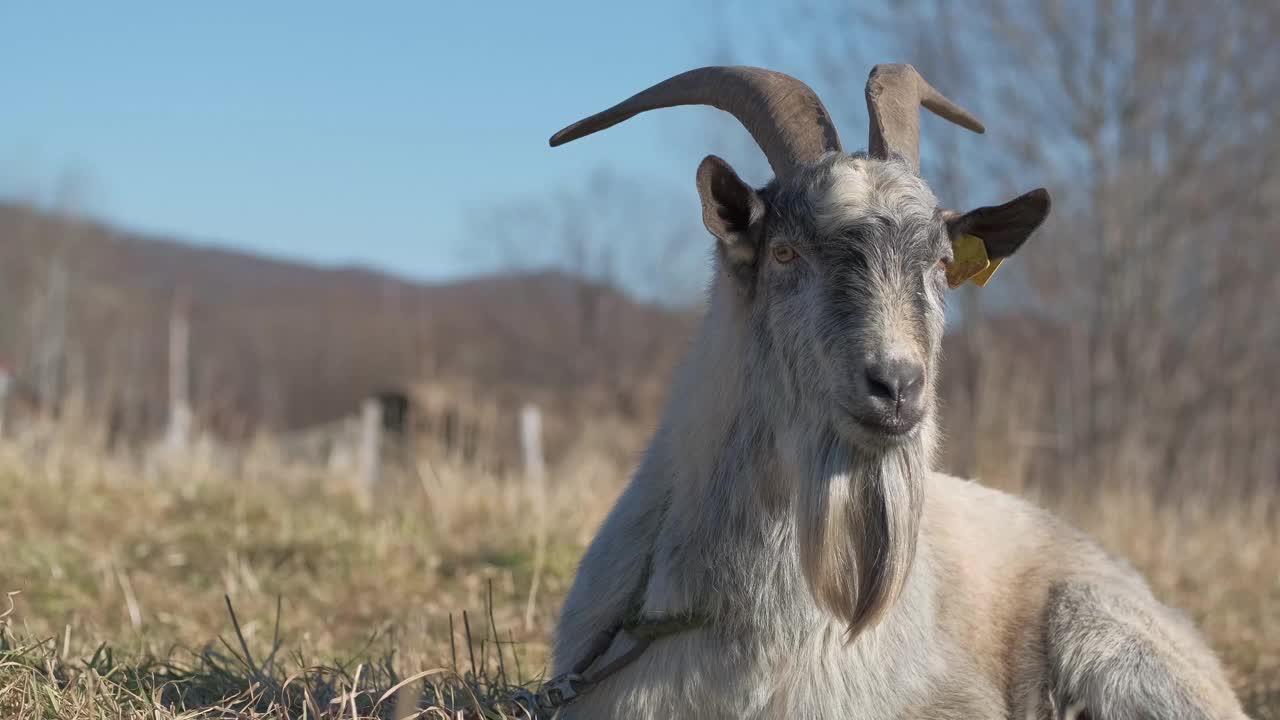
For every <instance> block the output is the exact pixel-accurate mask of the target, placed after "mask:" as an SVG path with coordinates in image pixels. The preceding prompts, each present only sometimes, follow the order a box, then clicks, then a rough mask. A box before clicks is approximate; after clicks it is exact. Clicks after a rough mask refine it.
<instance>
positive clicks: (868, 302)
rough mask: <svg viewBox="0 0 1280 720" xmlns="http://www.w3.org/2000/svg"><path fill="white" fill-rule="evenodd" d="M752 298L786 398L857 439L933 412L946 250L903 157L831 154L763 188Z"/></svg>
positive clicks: (881, 443)
mask: <svg viewBox="0 0 1280 720" xmlns="http://www.w3.org/2000/svg"><path fill="white" fill-rule="evenodd" d="M766 202H767V203H768V206H769V212H767V215H768V216H769V218H770V220H771V222H769V223H767V224H766V226H765V232H764V233H763V236H762V238H761V252H760V254H759V258H760V262H759V263H758V268H757V270H758V275H757V286H756V290H757V291H756V293H755V301H756V302H757V303H758V305H759V312H760V314H761V316H762V318H761V319H762V320H763V325H764V327H765V328H766V329H767V335H768V337H769V338H770V341H771V346H772V347H773V348H774V350H775V352H776V357H777V358H778V360H779V361H780V362H779V367H780V369H781V370H782V372H783V373H784V375H785V377H784V378H782V382H781V384H782V385H783V386H785V387H787V388H788V392H789V394H792V395H793V397H794V398H795V400H796V402H797V405H798V406H799V407H800V408H803V409H804V410H808V411H811V412H813V413H817V414H820V415H822V416H826V417H828V418H829V420H830V423H831V425H832V426H833V427H834V428H835V429H837V430H838V431H839V432H841V433H842V434H844V435H846V436H848V437H849V438H850V439H851V440H853V441H855V442H856V443H858V444H859V445H861V446H864V447H871V448H882V447H885V446H892V445H896V444H898V443H901V442H905V441H908V440H909V439H911V438H912V437H914V436H915V435H916V434H917V433H918V432H919V430H920V427H921V425H922V423H923V421H924V420H926V418H928V417H929V416H930V415H931V413H932V410H933V408H932V406H933V396H934V389H933V388H934V377H935V375H936V371H935V369H936V367H937V362H936V359H937V356H938V349H939V346H940V340H941V337H942V328H943V313H944V291H945V289H946V277H945V265H944V263H945V262H946V261H947V260H948V259H949V257H950V253H951V243H950V242H949V241H948V239H947V235H946V232H945V229H944V224H943V221H942V215H941V213H940V212H939V210H938V207H937V201H936V200H935V199H934V197H933V193H932V192H930V191H929V188H928V187H927V186H926V185H925V183H924V182H923V181H921V180H920V178H919V177H917V176H916V175H915V173H913V172H911V170H910V169H909V168H908V167H907V166H906V165H904V164H902V163H898V162H892V161H877V160H869V159H865V158H856V157H855V158H849V157H845V156H834V157H833V158H832V160H831V161H830V162H828V163H824V164H823V165H822V166H820V167H819V168H817V169H816V170H815V171H814V173H812V174H811V175H809V176H808V177H807V178H805V179H804V181H802V182H801V183H798V184H794V185H791V186H790V187H780V188H777V190H776V191H775V192H774V193H769V194H766Z"/></svg>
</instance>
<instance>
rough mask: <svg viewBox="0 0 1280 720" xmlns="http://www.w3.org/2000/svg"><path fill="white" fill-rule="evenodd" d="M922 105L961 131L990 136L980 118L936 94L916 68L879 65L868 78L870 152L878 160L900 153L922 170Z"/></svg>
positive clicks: (868, 149)
mask: <svg viewBox="0 0 1280 720" xmlns="http://www.w3.org/2000/svg"><path fill="white" fill-rule="evenodd" d="M921 105H923V106H925V107H926V108H928V109H929V110H931V111H933V113H934V114H935V115H938V116H939V117H942V118H945V119H947V120H950V121H951V122H953V123H955V124H957V125H959V126H960V127H963V128H967V129H969V130H972V131H974V132H976V133H978V134H982V133H984V132H986V128H984V127H983V126H982V123H980V122H978V119H977V118H975V117H974V116H972V115H970V114H969V113H968V112H966V111H965V110H964V109H963V108H961V107H960V106H959V105H956V104H955V103H953V102H951V101H950V100H948V99H947V98H946V97H945V96H943V94H942V93H940V92H938V91H937V90H934V89H933V86H932V85H930V84H929V83H927V82H925V79H924V78H922V77H920V73H918V72H916V69H915V68H913V67H911V66H910V65H877V66H875V67H873V68H871V76H870V77H868V78H867V112H868V113H869V114H870V115H871V133H870V137H869V138H868V140H867V152H868V153H869V154H870V155H871V156H872V157H878V158H887V157H889V155H890V154H892V153H897V154H898V155H901V156H902V157H904V158H906V159H907V161H908V162H910V163H911V166H912V167H913V168H916V169H919V167H920V106H921Z"/></svg>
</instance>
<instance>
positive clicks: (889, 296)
mask: <svg viewBox="0 0 1280 720" xmlns="http://www.w3.org/2000/svg"><path fill="white" fill-rule="evenodd" d="M866 92H867V107H868V109H869V110H870V113H871V125H870V127H871V131H870V143H869V147H868V152H867V153H857V154H854V155H847V154H845V153H844V152H843V151H842V149H841V145H840V140H839V137H838V136H837V133H836V130H835V127H834V125H833V124H832V122H831V118H830V116H829V115H828V114H827V111H826V109H825V108H824V107H823V105H822V102H821V101H820V100H819V99H818V97H817V96H816V95H815V94H814V92H813V91H812V90H811V89H810V88H809V87H807V86H806V85H805V84H803V83H801V82H800V81H798V80H796V79H794V78H792V77H789V76H786V75H782V74H780V73H775V72H771V71H768V70H762V69H759V68H748V67H710V68H702V69H699V70H692V71H690V72H687V73H684V74H682V75H677V76H676V77H673V78H671V79H669V80H666V81H664V82H662V83H659V84H657V85H655V86H653V87H651V88H649V89H648V90H645V91H643V92H641V93H639V94H637V95H635V96H633V97H632V98H630V99H628V100H625V101H623V102H622V103H619V104H618V105H616V106H614V107H612V108H610V109H608V110H605V111H604V112H601V113H598V114H596V115H593V116H591V117H589V118H586V119H584V120H581V121H579V122H577V123H575V124H573V125H570V126H569V127H567V128H565V129H564V130H561V131H560V132H558V133H556V134H555V135H554V136H553V137H552V138H551V144H552V145H553V146H556V145H560V144H562V143H565V142H569V141H571V140H574V139H577V138H580V137H582V136H584V135H588V134H591V133H594V132H597V131H599V130H603V129H605V128H608V127H611V126H613V125H615V124H617V123H619V122H622V121H623V120H626V119H627V118H630V117H632V116H634V115H636V114H638V113H641V112H644V111H646V110H652V109H656V108H662V107H671V106H675V105H691V104H701V105H711V106H713V107H716V108H719V109H721V110H724V111H726V112H729V113H731V114H733V115H734V116H735V117H736V118H737V119H738V120H739V121H740V122H741V123H742V124H743V125H745V126H746V128H747V130H748V131H749V132H750V133H751V135H752V137H753V138H754V139H755V141H756V143H757V144H758V145H759V146H760V148H761V149H762V150H763V151H764V153H765V155H766V157H767V158H768V160H769V163H770V165H771V166H772V167H773V171H774V173H775V178H774V179H773V180H772V181H770V182H769V183H768V184H767V185H766V186H765V187H764V188H761V189H753V188H751V187H750V186H748V185H747V184H746V183H744V182H743V181H742V180H741V179H739V177H738V175H737V174H736V173H735V172H734V171H733V169H732V168H730V167H729V165H728V164H727V163H725V162H724V161H723V160H721V159H720V158H717V157H714V156H710V157H707V158H706V159H704V160H703V161H702V164H701V165H700V166H699V167H698V173H697V185H698V193H699V195H700V196H701V198H702V217H703V222H704V223H705V225H706V227H707V229H708V230H709V231H711V234H712V235H714V236H715V237H716V238H717V239H718V242H717V248H718V251H717V257H718V265H719V268H720V273H719V274H718V275H717V283H718V284H719V285H720V287H722V288H725V289H726V292H724V293H718V295H720V296H723V297H727V298H728V300H725V301H724V302H723V303H722V304H728V305H729V306H731V307H730V309H728V310H724V309H723V308H717V307H715V306H714V305H713V312H717V311H718V312H720V313H721V314H722V315H723V314H724V313H726V312H727V313H728V314H730V315H732V316H733V317H714V316H713V317H711V318H710V321H712V322H737V323H740V324H741V325H742V328H743V331H744V332H743V335H742V336H743V337H746V338H748V344H749V347H748V348H747V350H748V351H749V352H751V353H752V355H753V357H751V358H750V359H747V358H744V361H748V362H751V363H752V367H753V371H754V370H760V371H762V372H764V373H767V374H768V376H767V377H766V378H765V380H766V383H767V387H766V388H763V391H764V392H767V393H768V394H769V398H770V403H772V404H773V406H774V407H778V408H780V410H781V412H779V413H777V415H778V418H779V421H780V422H781V423H786V424H790V425H794V426H795V427H800V428H806V429H815V428H816V429H817V431H816V432H812V433H810V435H811V436H813V437H819V436H823V437H832V438H837V439H839V440H840V441H838V442H834V443H832V442H828V443H826V445H825V446H820V447H819V449H818V451H817V452H814V453H809V454H808V455H811V456H813V457H814V458H817V459H816V460H815V459H813V458H811V459H810V460H808V462H817V463H818V464H819V466H815V467H814V468H813V472H807V473H804V474H805V475H807V476H812V477H813V480H812V481H810V482H809V485H808V486H807V488H806V489H804V490H802V492H801V494H800V495H799V496H798V497H799V498H800V500H799V502H798V503H797V507H799V508H801V512H800V517H799V521H800V532H801V534H802V536H803V537H802V543H801V554H802V561H803V563H804V566H805V573H806V575H807V576H808V578H809V582H810V584H811V586H812V588H813V590H814V592H815V594H816V595H817V596H818V597H819V598H820V599H821V600H822V601H823V603H824V604H826V605H827V606H828V607H830V608H832V609H833V610H835V611H836V612H838V613H839V614H842V615H844V617H845V618H846V619H847V620H848V621H849V625H850V627H851V628H853V629H856V628H857V627H859V626H863V625H865V623H866V622H868V621H870V620H871V619H872V618H874V617H875V616H876V615H878V613H879V611H880V610H883V609H884V607H886V606H887V605H888V604H889V603H890V602H891V601H892V600H893V598H894V597H895V596H896V595H897V594H898V592H899V591H900V590H901V589H902V585H903V583H904V582H905V578H906V572H907V569H908V568H909V567H910V565H911V560H912V557H913V556H914V547H915V535H916V529H917V522H918V518H919V513H920V507H921V502H920V497H921V496H920V493H919V487H918V486H917V485H913V484H912V483H913V482H914V483H917V484H918V482H919V479H918V477H916V478H915V479H914V480H913V479H912V478H913V477H915V476H918V474H919V473H916V472H906V471H903V472H897V471H895V472H893V473H888V474H886V475H882V476H881V477H879V478H867V477H861V476H859V477H855V476H854V475H855V473H856V472H862V471H866V472H878V471H880V470H882V469H883V468H884V467H888V466H889V465H892V464H893V463H897V464H898V466H900V467H906V465H903V463H906V464H907V465H910V464H913V463H917V462H919V463H920V464H923V462H927V460H926V461H919V460H918V459H919V458H921V457H927V455H928V452H929V450H930V448H929V445H931V443H930V442H929V440H928V438H929V437H931V436H932V434H933V433H932V432H931V431H930V428H931V427H932V424H933V415H934V414H935V413H934V401H933V399H934V396H935V385H936V381H937V366H938V362H937V360H938V354H939V348H940V346H941V340H942V329H943V315H944V293H945V290H946V287H947V286H948V275H949V274H950V279H951V280H952V281H955V280H956V279H957V276H956V274H955V273H954V272H953V273H948V270H949V269H954V268H953V267H951V265H952V261H953V245H954V243H955V240H956V239H957V238H960V237H963V236H975V237H977V238H980V244H981V245H982V246H984V248H985V251H986V253H987V255H988V256H989V257H990V258H992V259H997V260H998V259H1002V258H1004V257H1007V256H1008V255H1010V254H1012V253H1013V252H1014V251H1015V250H1017V249H1018V248H1019V247H1020V246H1021V245H1022V243H1023V242H1024V241H1025V240H1026V239H1027V237H1028V236H1029V235H1030V234H1031V232H1032V231H1033V230H1034V229H1035V228H1036V227H1037V226H1039V224H1040V223H1041V222H1042V221H1043V220H1044V218H1045V216H1046V215H1047V214H1048V211H1049V196H1048V194H1047V193H1046V192H1045V191H1044V190H1035V191H1032V192H1030V193H1027V194H1025V195H1022V196H1021V197H1018V198H1016V199H1014V200H1012V201H1010V202H1008V203H1006V204H1004V205H1001V206H999V207H988V208H979V209H977V210H973V211H971V212H967V213H956V212H952V211H949V210H945V209H943V208H941V207H940V206H939V204H938V201H937V200H936V199H935V197H934V194H933V192H932V191H931V190H930V189H929V187H928V185H927V184H926V183H925V182H924V181H923V180H922V179H921V178H920V176H919V174H918V165H919V149H918V145H919V107H920V105H924V107H926V108H928V109H929V110H932V111H933V112H935V113H937V114H938V115H940V116H942V117H944V118H946V119H948V120H950V121H952V122H954V123H956V124H959V125H961V126H963V127H966V128H968V129H970V130H973V131H975V132H983V127H982V125H981V124H980V123H979V122H978V121H977V120H976V119H974V118H973V117H972V116H971V115H969V114H968V113H967V112H965V111H964V110H962V109H961V108H959V107H957V106H956V105H955V104H953V103H952V102H951V101H950V100H947V99H946V98H945V97H943V96H942V95H941V94H940V93H938V92H937V91H936V90H934V89H933V88H932V87H931V86H930V85H929V84H928V83H926V82H925V81H924V79H923V78H921V77H920V75H919V74H918V73H917V72H916V71H915V69H914V68H912V67H911V66H910V65H879V66H876V68H875V69H873V70H872V71H871V76H870V78H869V79H868V81H867V91H866ZM966 242H977V241H971V240H967V239H966ZM757 389H758V388H757ZM778 429H779V430H783V428H778ZM827 431H829V432H827ZM814 442H819V443H821V442H822V441H821V440H816V441H814ZM846 447H849V448H854V449H856V450H857V451H858V452H857V455H858V456H859V457H860V458H862V460H861V461H858V462H852V461H850V460H849V459H848V458H847V457H843V456H842V453H843V452H844V450H843V448H846ZM823 448H825V449H823ZM913 449H915V450H919V451H920V452H914V453H913V452H911V451H912V450H913ZM878 458H879V459H883V462H881V461H879V460H877V459H878ZM866 460H869V462H868V461H866ZM855 465H856V466H857V468H861V470H858V469H855V470H852V471H851V470H850V469H849V468H851V467H854V466H855ZM888 475H892V476H893V477H892V478H890V477H888ZM877 480H879V482H877ZM851 533H852V534H855V535H857V536H858V537H850V534H851ZM832 548H852V549H851V550H849V552H848V553H846V554H843V555H842V554H841V551H838V550H833V549H832Z"/></svg>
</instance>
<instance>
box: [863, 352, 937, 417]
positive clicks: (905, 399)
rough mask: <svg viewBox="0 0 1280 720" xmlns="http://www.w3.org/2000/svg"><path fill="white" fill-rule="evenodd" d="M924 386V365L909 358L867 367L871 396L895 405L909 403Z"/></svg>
mask: <svg viewBox="0 0 1280 720" xmlns="http://www.w3.org/2000/svg"><path fill="white" fill-rule="evenodd" d="M923 387H924V366H923V365H920V364H918V363H914V362H911V361H909V360H889V361H888V362H882V363H875V364H873V365H869V366H868V367H867V389H868V391H869V392H870V393H871V396H872V397H874V398H877V399H879V400H883V401H884V402H887V403H891V404H893V405H895V406H898V405H902V404H903V403H907V404H910V403H912V402H914V401H915V400H916V399H917V398H919V397H920V390H921V389H922V388H923Z"/></svg>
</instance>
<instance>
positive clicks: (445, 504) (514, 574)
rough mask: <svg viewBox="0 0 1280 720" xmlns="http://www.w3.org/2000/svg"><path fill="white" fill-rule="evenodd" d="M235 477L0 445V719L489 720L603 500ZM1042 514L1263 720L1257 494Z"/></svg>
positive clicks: (592, 478)
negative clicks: (1120, 576) (1204, 650)
mask: <svg viewBox="0 0 1280 720" xmlns="http://www.w3.org/2000/svg"><path fill="white" fill-rule="evenodd" d="M246 467H249V468H250V469H249V470H247V471H245V472H243V473H242V474H241V476H240V477H238V478H235V479H232V478H229V477H222V476H219V475H218V474H217V473H216V472H214V471H212V470H210V469H209V468H207V467H189V468H185V469H182V470H181V471H180V472H175V473H172V474H171V475H170V476H169V477H167V478H165V477H144V476H143V474H140V473H139V471H137V470H136V468H132V467H131V466H128V465H124V464H120V465H116V464H113V463H112V462H110V461H105V460H103V459H101V458H96V457H81V456H79V455H77V454H76V453H75V452H65V451H59V450H58V449H57V448H56V447H55V448H51V449H49V448H47V449H44V450H41V451H39V452H33V451H32V449H31V448H26V449H20V448H16V447H14V446H12V445H0V488H2V490H0V593H8V597H7V599H6V598H5V597H3V596H0V615H3V619H0V717H2V718H6V719H8V718H14V719H16V720H34V719H36V718H57V719H63V718H66V719H70V718H76V719H79V718H174V717H183V718H197V717H200V718H203V717H264V718H304V717H305V718H352V717H359V718H364V717H412V716H415V713H418V715H416V716H421V717H458V716H459V714H458V713H459V712H460V711H462V712H465V713H466V715H465V716H470V717H479V716H482V715H480V714H477V713H479V712H480V709H481V708H484V712H485V714H486V715H487V716H490V717H499V716H500V714H501V708H494V707H493V704H492V702H491V701H492V699H493V698H495V697H501V696H502V694H503V693H504V692H505V690H506V688H507V687H508V686H509V685H511V684H514V683H519V682H525V683H528V682H534V681H536V680H537V679H538V678H539V677H540V675H541V674H542V673H543V672H544V668H545V662H546V657H547V640H548V636H549V632H550V630H551V627H552V624H553V619H554V617H555V613H556V611H557V609H558V607H559V603H560V601H561V599H562V598H563V595H564V593H565V591H566V590H567V587H568V583H569V582H570V580H571V578H572V572H573V568H574V564H575V563H576V561H577V557H578V555H579V554H580V553H581V551H582V548H583V547H584V546H585V544H586V543H587V541H589V539H590V536H591V533H592V531H593V530H594V527H595V526H596V524H597V523H598V522H599V521H600V519H601V518H602V517H603V514H604V513H605V512H606V511H607V510H608V507H609V505H610V503H611V502H612V500H613V497H614V495H615V494H616V492H617V490H618V489H619V487H620V478H619V477H617V475H618V473H617V471H616V470H615V469H611V468H610V467H609V466H607V465H606V464H601V465H600V466H599V467H596V468H594V469H593V468H591V467H585V466H584V467H580V468H578V469H575V470H573V471H572V472H565V473H563V475H562V476H559V477H554V478H553V479H552V481H551V482H550V487H549V489H548V491H547V494H546V496H545V497H543V496H542V494H541V493H537V492H534V491H532V490H531V489H530V488H527V487H524V486H521V485H519V484H512V483H502V482H500V481H498V480H496V479H494V478H488V477H484V476H482V475H477V474H476V473H474V472H472V471H468V470H467V469H465V468H457V467H447V466H445V467H434V468H425V469H424V472H423V473H422V475H423V477H422V478H421V479H419V480H416V481H415V482H412V483H408V484H404V485H402V486H400V487H398V488H397V489H396V490H395V491H394V492H391V491H388V492H387V493H386V494H384V495H382V496H380V497H379V498H377V499H376V500H375V501H374V502H373V503H372V504H370V505H367V506H365V505H362V504H361V503H357V502H355V501H354V500H353V499H352V497H351V496H350V495H349V494H347V493H346V492H345V491H344V490H343V489H342V487H341V484H340V483H336V482H335V481H334V479H333V478H325V477H322V476H317V475H312V474H310V473H308V472H306V471H301V470H297V469H290V468H285V467H275V468H271V467H270V463H259V464H258V466H257V467H259V468H268V469H253V467H255V466H253V465H247V466H246ZM178 478H181V480H179V479H178ZM544 502H545V503H546V505H545V507H547V508H548V509H549V510H548V512H546V513H541V512H538V508H539V507H541V506H542V503H544ZM1060 510H1061V511H1063V512H1065V513H1067V514H1068V515H1070V516H1071V517H1072V518H1073V519H1074V520H1075V521H1076V522H1077V523H1078V524H1080V525H1082V526H1084V527H1086V528H1087V529H1088V530H1090V531H1092V532H1094V533H1095V534H1096V535H1097V536H1098V537H1099V538H1100V539H1101V540H1102V541H1103V542H1104V543H1105V544H1106V545H1107V546H1108V547H1110V548H1111V549H1113V550H1114V551H1116V552H1119V553H1121V554H1123V555H1124V556H1126V557H1128V558H1129V559H1130V560H1132V561H1133V562H1134V563H1135V564H1136V565H1137V566H1138V567H1139V568H1141V569H1142V570H1144V571H1145V572H1146V573H1147V574H1148V577H1149V578H1150V579H1151V581H1152V583H1153V585H1154V586H1155V588H1156V590H1157V593H1158V594H1159V595H1160V596H1161V597H1162V598H1164V599H1166V600H1168V601H1170V602H1172V603H1174V604H1176V605H1178V606H1179V607H1182V608H1184V609H1186V610H1187V611H1188V612H1190V613H1191V614H1192V615H1193V617H1194V618H1195V620H1196V621H1197V622H1198V623H1199V624H1200V626H1201V627H1202V628H1203V629H1204V630H1205V632H1206V633H1207V634H1208V635H1209V637H1210V639H1211V641H1212V642H1213V644H1214V646H1215V647H1216V648H1217V649H1218V651H1219V652H1220V653H1222V656H1223V658H1224V660H1225V661H1226V663H1227V665H1228V667H1229V669H1230V671H1231V673H1232V678H1233V681H1234V682H1235V683H1236V685H1237V687H1238V688H1239V690H1240V692H1241V694H1242V696H1243V697H1244V698H1245V699H1246V702H1247V703H1248V704H1249V707H1250V711H1251V713H1252V715H1253V716H1254V717H1256V718H1280V561H1278V560H1277V553H1278V552H1280V551H1278V550H1277V547H1278V545H1277V542H1278V541H1280V531H1277V529H1276V526H1275V524H1274V522H1273V520H1274V518H1275V516H1276V515H1275V512H1276V508H1275V507H1274V506H1273V501H1272V500H1271V499H1260V500H1258V501H1256V502H1251V503H1236V504H1231V505H1225V506H1214V505H1213V504H1212V503H1210V502H1207V501H1205V502H1200V503H1188V504H1185V506H1184V507H1181V508H1179V509H1168V508H1166V509H1159V510H1158V509H1156V508H1154V507H1153V506H1152V503H1151V502H1150V500H1149V499H1148V498H1144V497H1126V496H1122V495H1119V494H1115V493H1112V494H1110V495H1108V496H1106V497H1104V498H1094V499H1092V500H1090V501H1085V500H1081V501H1077V502H1075V503H1071V504H1069V505H1068V506H1067V507H1062V508H1060ZM539 537H542V538H545V542H540V541H539V540H538V538H539ZM535 576H536V579H535ZM535 584H536V590H535V589H534V586H535ZM531 594H532V598H531ZM233 612H234V619H233V615H232V613H233ZM468 638H469V641H468ZM389 690H395V692H390V693H389V692H388V691H389Z"/></svg>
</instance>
